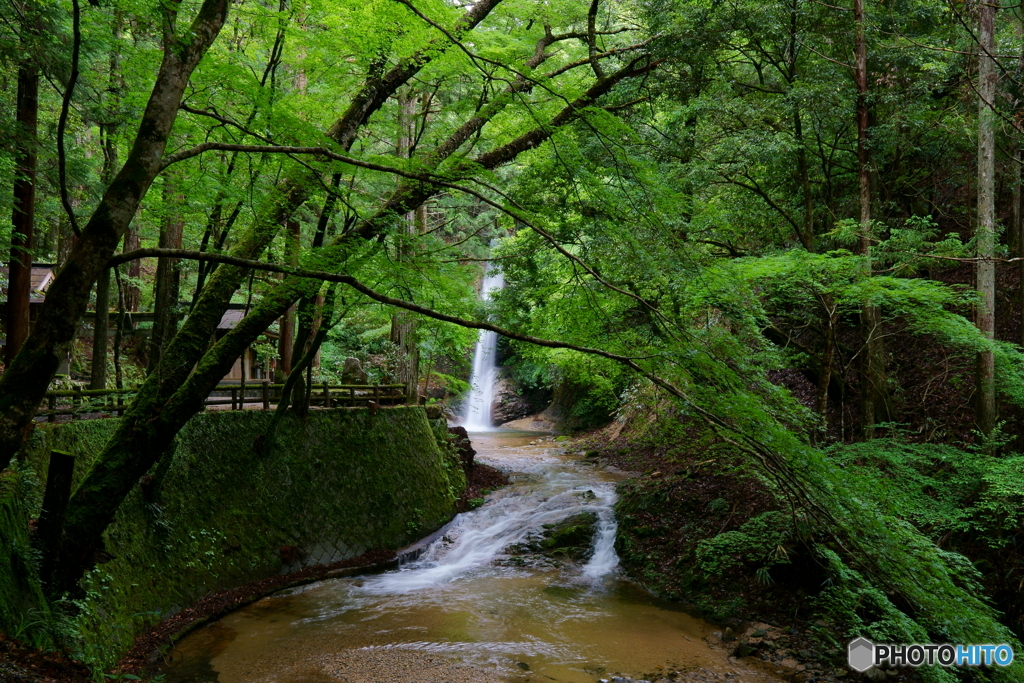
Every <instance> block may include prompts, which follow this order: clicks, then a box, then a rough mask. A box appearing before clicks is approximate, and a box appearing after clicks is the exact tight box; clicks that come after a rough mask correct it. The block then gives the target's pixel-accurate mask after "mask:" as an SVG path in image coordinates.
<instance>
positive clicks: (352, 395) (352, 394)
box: [348, 387, 356, 405]
mask: <svg viewBox="0 0 1024 683" xmlns="http://www.w3.org/2000/svg"><path fill="white" fill-rule="evenodd" d="M348 396H349V403H350V404H352V405H355V404H356V388H355V387H349V388H348Z"/></svg>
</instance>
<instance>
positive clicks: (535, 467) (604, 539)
mask: <svg viewBox="0 0 1024 683" xmlns="http://www.w3.org/2000/svg"><path fill="white" fill-rule="evenodd" d="M519 469H520V470H521V472H522V474H519V475H517V476H519V477H520V480H521V481H523V480H528V481H529V482H530V485H529V486H528V487H527V486H520V487H516V488H515V489H512V490H509V491H500V492H498V493H497V494H496V495H495V496H494V500H492V502H491V503H490V504H489V505H487V506H485V507H483V508H481V509H479V510H476V511H474V512H472V513H466V514H461V515H459V516H458V517H456V518H455V520H454V521H453V522H452V523H451V524H449V525H448V527H446V528H445V529H444V530H442V532H441V534H440V538H439V539H438V540H437V541H435V542H434V543H433V544H431V545H430V547H428V548H427V549H426V551H425V552H424V553H423V554H422V555H421V556H420V558H419V559H417V560H416V561H415V562H413V563H411V564H409V565H407V566H406V567H403V568H402V569H400V570H399V571H397V572H393V573H389V574H383V575H381V576H377V577H373V578H371V579H369V580H367V581H366V582H365V583H364V584H363V586H362V590H363V591H365V592H368V593H376V594H399V593H410V592H414V591H422V590H428V589H431V588H434V587H437V586H441V585H443V584H445V583H447V582H449V581H455V580H458V579H459V577H460V576H462V575H464V574H467V573H471V572H473V571H476V570H483V569H486V568H487V567H489V566H490V565H491V563H492V562H494V561H495V560H496V559H501V558H502V557H503V551H505V550H506V549H507V548H509V547H510V546H513V545H515V544H518V543H522V542H524V541H526V540H527V539H528V537H529V536H530V535H531V534H536V533H537V532H538V531H539V530H540V529H542V528H543V527H544V525H546V524H557V523H558V522H561V521H563V520H565V519H567V518H569V517H572V516H573V515H576V514H579V513H580V512H585V511H589V512H593V513H594V515H595V516H596V517H597V525H596V527H597V533H596V534H595V536H594V546H593V552H592V555H591V557H590V559H589V561H588V562H587V563H586V564H585V565H584V566H583V567H582V569H581V570H580V571H579V576H578V577H576V579H577V580H587V581H596V580H600V579H602V578H604V577H606V576H608V575H610V574H611V573H612V572H614V571H615V568H616V567H618V564H619V558H618V555H616V553H615V532H616V529H617V527H618V525H617V524H616V522H615V515H614V510H613V506H614V505H615V500H616V495H615V485H614V484H613V483H611V482H607V483H594V482H593V477H592V476H591V477H587V476H585V475H584V474H583V473H582V472H580V471H579V470H578V469H577V468H575V467H572V466H571V465H570V466H568V467H567V466H566V463H565V462H564V461H563V460H562V459H560V458H558V457H557V456H551V457H550V458H544V459H540V460H538V461H536V462H530V461H526V460H523V461H521V464H520V468H519Z"/></svg>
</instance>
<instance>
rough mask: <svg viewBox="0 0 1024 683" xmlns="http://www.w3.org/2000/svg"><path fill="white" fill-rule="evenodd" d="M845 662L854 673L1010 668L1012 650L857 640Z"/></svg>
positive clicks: (987, 646) (992, 646) (848, 649)
mask: <svg viewBox="0 0 1024 683" xmlns="http://www.w3.org/2000/svg"><path fill="white" fill-rule="evenodd" d="M846 659H847V662H849V664H850V668H851V669H853V670H854V671H867V670H868V669H870V668H871V667H873V666H881V665H883V664H888V665H890V666H923V665H925V664H938V665H940V666H1010V664H1012V663H1013V648H1012V647H1010V646H1009V645H1006V644H1003V645H950V644H948V643H945V644H942V645H934V644H932V645H919V644H917V643H914V644H912V645H893V644H891V643H872V642H871V641H870V640H868V639H867V638H858V639H857V640H854V641H853V642H851V643H850V645H849V647H848V648H847V651H846Z"/></svg>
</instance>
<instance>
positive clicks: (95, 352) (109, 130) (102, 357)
mask: <svg viewBox="0 0 1024 683" xmlns="http://www.w3.org/2000/svg"><path fill="white" fill-rule="evenodd" d="M123 20H124V15H123V13H122V12H121V11H120V10H117V11H115V12H114V25H113V36H112V37H113V39H114V40H113V47H112V48H111V50H110V73H109V74H108V78H107V95H106V103H105V104H106V114H105V115H106V118H107V120H106V121H104V122H103V123H102V124H100V140H101V143H102V145H103V170H102V171H101V174H100V178H101V179H102V180H103V184H104V185H107V184H109V183H110V181H111V180H113V178H114V174H115V173H116V172H117V130H118V128H119V118H120V109H121V89H122V87H123V86H124V83H123V79H122V78H121V53H120V51H119V50H120V40H121V23H122V21H123ZM109 326H110V269H109V268H105V269H104V270H103V272H102V273H100V276H99V278H98V279H97V280H96V318H95V325H94V327H93V333H92V367H91V368H90V375H89V388H90V389H106V388H107V345H108V344H107V342H108V336H109V335H108V332H107V330H108V328H109Z"/></svg>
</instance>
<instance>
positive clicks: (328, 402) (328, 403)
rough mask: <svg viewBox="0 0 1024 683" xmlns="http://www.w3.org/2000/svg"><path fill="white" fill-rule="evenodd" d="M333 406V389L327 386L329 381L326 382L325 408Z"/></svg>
mask: <svg viewBox="0 0 1024 683" xmlns="http://www.w3.org/2000/svg"><path fill="white" fill-rule="evenodd" d="M330 407H331V390H330V389H329V388H328V387H327V382H324V408H330Z"/></svg>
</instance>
